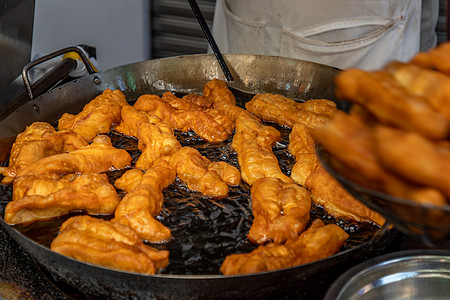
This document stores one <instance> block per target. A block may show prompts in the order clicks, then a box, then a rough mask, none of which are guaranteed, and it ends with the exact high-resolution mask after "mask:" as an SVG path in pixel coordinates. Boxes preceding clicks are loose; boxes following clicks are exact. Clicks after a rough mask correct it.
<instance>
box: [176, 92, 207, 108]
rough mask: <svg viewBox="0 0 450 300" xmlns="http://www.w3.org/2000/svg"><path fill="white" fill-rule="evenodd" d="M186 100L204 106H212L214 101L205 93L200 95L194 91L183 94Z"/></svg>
mask: <svg viewBox="0 0 450 300" xmlns="http://www.w3.org/2000/svg"><path fill="white" fill-rule="evenodd" d="M182 99H183V100H184V101H185V102H188V103H191V104H195V105H198V106H201V107H204V108H212V106H213V101H212V99H210V98H208V97H206V96H204V95H198V94H194V93H190V94H187V95H185V96H183V98H182Z"/></svg>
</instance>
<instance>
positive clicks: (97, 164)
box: [17, 135, 131, 177]
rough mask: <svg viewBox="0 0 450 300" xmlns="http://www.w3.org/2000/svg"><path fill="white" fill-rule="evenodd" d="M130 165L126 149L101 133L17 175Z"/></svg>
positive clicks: (79, 171) (52, 173) (65, 172)
mask: <svg viewBox="0 0 450 300" xmlns="http://www.w3.org/2000/svg"><path fill="white" fill-rule="evenodd" d="M130 165H131V156H130V154H128V152H127V151H126V150H123V149H116V148H114V147H113V146H112V144H111V140H110V139H109V138H108V137H107V136H105V135H99V136H97V137H95V138H94V141H93V142H92V144H90V145H88V146H84V147H80V148H79V149H76V150H74V151H71V152H68V153H62V154H56V155H52V156H48V157H44V158H42V159H40V160H38V161H36V162H35V163H33V164H31V165H29V166H28V167H26V168H25V169H23V170H22V171H20V172H19V173H18V174H17V176H18V177H19V176H25V175H47V176H56V177H58V176H60V175H64V174H69V173H103V172H106V171H111V170H115V169H124V168H126V167H128V166H130Z"/></svg>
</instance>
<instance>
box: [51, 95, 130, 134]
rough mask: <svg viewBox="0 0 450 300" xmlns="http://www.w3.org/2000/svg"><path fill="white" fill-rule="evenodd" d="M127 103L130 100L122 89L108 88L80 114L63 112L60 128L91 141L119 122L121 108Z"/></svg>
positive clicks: (59, 122)
mask: <svg viewBox="0 0 450 300" xmlns="http://www.w3.org/2000/svg"><path fill="white" fill-rule="evenodd" d="M126 105H128V102H127V100H126V98H125V95H124V94H123V93H122V92H121V91H120V90H114V91H112V90H110V89H106V90H105V91H104V92H103V93H102V94H100V95H98V96H97V97H95V98H94V99H93V100H91V101H90V102H89V103H88V104H86V105H85V106H84V108H83V110H82V111H81V112H80V113H79V114H77V115H72V114H69V113H65V114H63V115H62V117H61V118H60V119H59V121H58V129H60V130H61V129H69V130H73V131H75V132H76V133H78V134H80V135H81V136H82V137H83V138H84V139H85V140H86V141H87V142H91V141H92V140H93V139H94V137H95V136H96V135H97V134H99V133H107V132H109V130H110V128H111V125H112V124H117V123H119V121H120V110H121V109H122V107H123V106H126Z"/></svg>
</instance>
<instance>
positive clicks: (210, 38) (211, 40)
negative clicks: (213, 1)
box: [189, 0, 233, 81]
mask: <svg viewBox="0 0 450 300" xmlns="http://www.w3.org/2000/svg"><path fill="white" fill-rule="evenodd" d="M189 4H190V5H191V8H192V10H193V11H194V15H195V17H196V18H197V21H198V23H200V26H201V27H202V30H203V33H204V34H205V36H206V39H207V40H208V43H209V45H210V46H211V48H212V50H213V52H214V55H215V56H216V58H217V61H218V62H219V65H220V68H221V69H222V71H223V73H224V74H225V78H226V79H227V81H233V76H232V75H231V72H230V70H229V69H228V66H227V63H226V62H225V59H224V58H223V56H222V53H221V52H220V50H219V47H217V44H216V41H215V40H214V37H213V35H212V34H211V31H210V30H209V27H208V24H206V21H205V18H204V17H203V14H202V12H201V11H200V8H199V7H198V4H197V1H196V0H189Z"/></svg>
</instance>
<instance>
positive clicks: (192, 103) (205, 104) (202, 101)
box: [161, 92, 212, 110]
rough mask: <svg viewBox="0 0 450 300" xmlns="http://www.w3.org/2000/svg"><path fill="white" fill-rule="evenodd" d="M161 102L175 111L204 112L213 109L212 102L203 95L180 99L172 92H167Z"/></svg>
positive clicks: (190, 95)
mask: <svg viewBox="0 0 450 300" xmlns="http://www.w3.org/2000/svg"><path fill="white" fill-rule="evenodd" d="M161 100H163V101H164V102H166V103H167V104H169V105H170V106H172V107H173V108H175V109H187V110H204V109H207V108H211V107H212V101H211V100H210V99H208V98H207V97H205V96H203V95H196V94H188V95H186V96H184V97H183V98H178V97H177V96H175V95H174V94H173V93H172V92H165V93H164V94H163V95H162V97H161Z"/></svg>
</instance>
